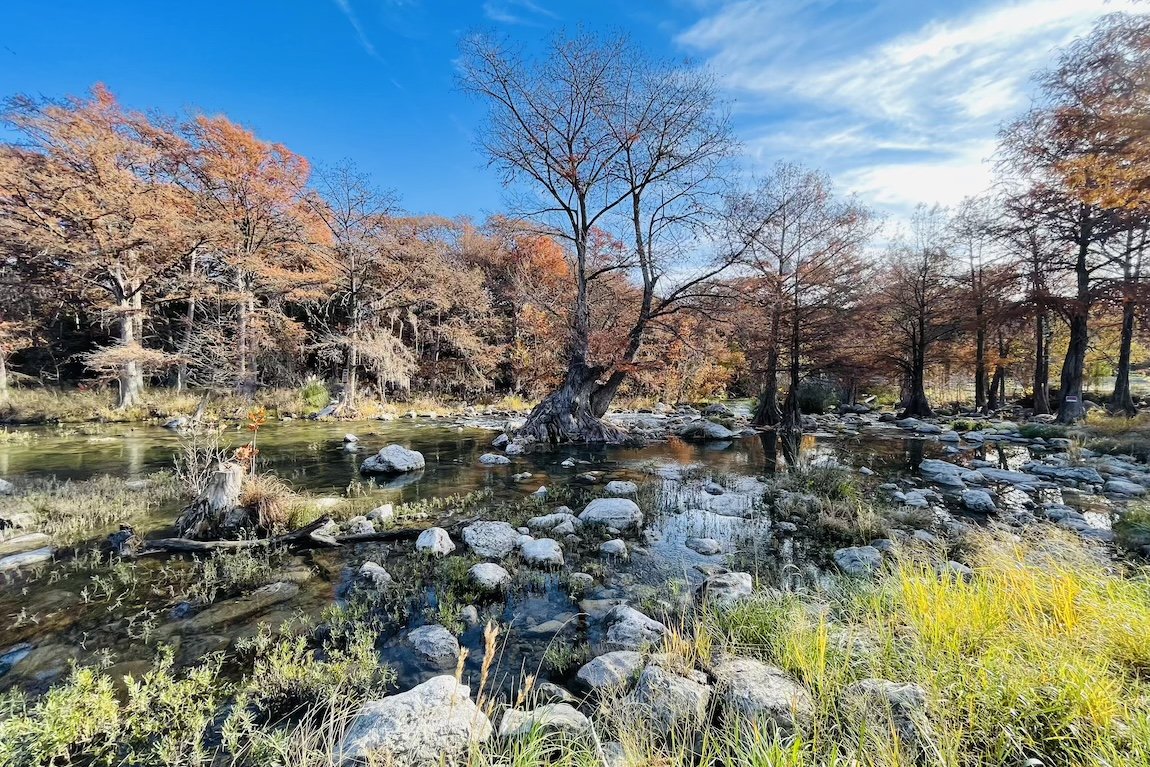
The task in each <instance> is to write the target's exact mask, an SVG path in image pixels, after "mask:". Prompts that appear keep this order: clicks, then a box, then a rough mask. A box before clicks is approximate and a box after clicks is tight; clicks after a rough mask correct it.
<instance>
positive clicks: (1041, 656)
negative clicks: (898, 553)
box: [702, 529, 1150, 767]
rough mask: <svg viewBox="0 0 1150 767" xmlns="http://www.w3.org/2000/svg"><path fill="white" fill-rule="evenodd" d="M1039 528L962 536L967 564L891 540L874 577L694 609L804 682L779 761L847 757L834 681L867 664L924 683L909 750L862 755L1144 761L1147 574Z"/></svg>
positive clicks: (1149, 706) (870, 669)
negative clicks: (923, 711) (803, 719)
mask: <svg viewBox="0 0 1150 767" xmlns="http://www.w3.org/2000/svg"><path fill="white" fill-rule="evenodd" d="M1041 536H1042V537H1038V535H1037V534H1036V535H1034V536H1027V537H1026V538H1024V539H1023V540H1022V541H1020V542H1019V541H1012V540H1006V539H1003V538H999V537H995V536H992V535H990V534H979V535H975V536H972V539H971V542H970V543H969V545H970V564H971V565H972V566H973V567H974V571H975V574H974V576H973V577H972V578H970V579H963V578H959V577H951V576H949V575H944V576H941V577H940V575H939V574H938V572H937V571H936V569H935V567H934V566H933V565H932V564H931V563H930V562H928V561H926V560H923V559H917V558H915V557H913V556H912V555H910V554H908V553H904V555H903V557H902V558H901V559H900V561H899V562H898V563H897V564H896V565H894V566H892V567H891V569H890V570H889V571H888V572H887V573H885V574H883V575H881V576H880V577H879V578H878V580H877V582H875V583H865V582H858V581H843V582H841V583H840V584H839V585H838V586H836V587H835V588H832V589H830V590H828V591H826V592H825V593H823V594H821V595H819V600H820V602H821V604H818V605H817V606H812V604H811V603H810V600H809V599H807V600H800V599H799V597H797V596H795V595H775V596H764V597H759V598H757V599H754V600H750V601H747V602H744V603H741V604H737V605H735V606H733V607H731V608H730V609H727V610H723V611H719V612H712V613H709V614H706V615H704V617H703V618H702V623H703V630H706V631H709V632H711V633H712V635H713V641H714V643H715V646H716V648H723V649H725V650H727V651H729V652H735V653H738V654H751V655H756V656H758V657H760V658H762V659H764V660H765V661H767V662H770V663H773V664H775V665H778V666H780V667H781V668H783V669H785V670H786V671H788V672H789V673H791V674H792V675H794V676H795V677H796V678H798V679H799V680H800V681H802V682H803V684H804V685H805V686H806V687H807V688H808V690H810V692H811V694H812V696H813V698H814V700H815V701H816V708H817V713H816V717H815V723H814V725H813V727H812V729H811V731H810V732H809V733H806V734H804V735H803V736H802V737H801V738H800V741H801V742H800V743H799V746H800V751H802V752H803V753H804V754H805V756H804V760H803V761H799V762H794V761H786V760H784V761H781V762H778V763H780V764H791V763H795V764H800V763H801V764H819V765H825V764H833V763H836V761H840V760H842V759H843V758H844V757H852V758H851V759H848V760H847V762H848V763H858V762H857V761H854V758H857V757H858V756H860V755H861V754H863V753H864V752H863V751H862V750H861V749H862V748H863V743H862V738H863V734H861V733H863V732H865V731H866V728H865V727H862V726H860V722H859V721H857V719H852V717H851V716H849V715H847V714H846V713H845V711H846V709H845V707H844V705H843V702H844V701H843V692H844V690H845V689H846V687H847V686H848V685H849V684H851V683H852V682H855V681H859V680H861V679H865V678H871V677H878V678H883V679H888V680H891V681H895V682H914V683H917V684H919V685H921V686H922V687H923V688H924V690H925V691H926V695H927V700H928V709H927V722H928V725H927V726H925V727H924V729H923V730H922V732H921V733H920V735H921V743H920V744H919V747H920V748H921V751H915V750H908V749H905V748H898V749H893V750H889V749H888V752H887V755H886V756H884V757H883V758H881V759H877V760H875V758H874V757H873V755H874V753H875V751H874V746H873V744H871V745H870V746H868V747H867V751H866V752H867V753H870V754H871V755H872V756H871V757H868V759H866V760H864V761H863V762H862V763H866V764H903V763H907V764H909V763H912V762H913V761H914V760H920V761H921V760H925V762H926V763H929V764H938V765H947V766H950V765H954V766H955V767H958V766H959V765H961V766H963V767H974V766H975V765H1003V766H1004V767H1005V766H1006V765H1021V764H1023V763H1025V762H1026V761H1027V760H1028V759H1038V760H1040V761H1041V762H1042V763H1043V764H1047V765H1054V764H1057V765H1082V766H1083V767H1085V766H1086V765H1096V764H1110V765H1145V764H1148V763H1150V739H1148V738H1147V735H1148V734H1150V724H1148V723H1150V675H1148V674H1147V672H1148V671H1150V643H1147V642H1146V641H1145V637H1146V636H1147V635H1148V633H1147V632H1150V581H1147V580H1146V578H1145V577H1144V573H1141V572H1136V573H1122V574H1115V573H1113V572H1111V571H1110V570H1109V569H1108V566H1107V565H1106V564H1105V563H1103V562H1100V561H1098V560H1097V559H1095V557H1094V556H1093V554H1092V553H1091V552H1090V551H1089V550H1087V549H1085V548H1083V546H1082V544H1080V543H1079V542H1078V541H1077V540H1073V539H1070V538H1068V537H1064V536H1062V535H1060V534H1058V533H1057V532H1056V531H1051V530H1049V529H1044V530H1043V531H1042V533H1041ZM813 607H817V609H813ZM870 733H871V738H872V739H873V735H874V732H873V728H872V730H871V731H870ZM887 740H888V741H889V737H888V738H887ZM1103 754H1105V755H1106V757H1105V759H1104V760H1103V761H1100V759H1101V758H1102V757H1100V755H1103ZM910 756H913V757H914V759H911V760H910V761H906V760H907V759H910ZM763 763H766V764H774V763H775V762H769V761H768V762H763Z"/></svg>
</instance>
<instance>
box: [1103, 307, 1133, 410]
mask: <svg viewBox="0 0 1150 767" xmlns="http://www.w3.org/2000/svg"><path fill="white" fill-rule="evenodd" d="M1133 342H1134V301H1133V300H1132V299H1130V298H1127V299H1125V300H1124V301H1123V302H1122V342H1121V345H1120V348H1119V352H1118V370H1117V372H1116V374H1115V377H1114V394H1112V395H1111V397H1110V406H1111V407H1112V408H1114V409H1115V410H1121V411H1123V412H1124V413H1126V414H1127V415H1130V416H1133V415H1135V414H1137V412H1138V409H1137V408H1136V407H1134V397H1133V395H1132V394H1131V393H1130V348H1131V346H1132V345H1133Z"/></svg>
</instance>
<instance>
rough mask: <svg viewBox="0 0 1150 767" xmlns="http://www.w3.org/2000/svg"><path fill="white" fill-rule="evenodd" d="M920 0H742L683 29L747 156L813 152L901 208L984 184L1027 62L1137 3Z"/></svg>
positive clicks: (841, 175) (1024, 85)
mask: <svg viewBox="0 0 1150 767" xmlns="http://www.w3.org/2000/svg"><path fill="white" fill-rule="evenodd" d="M922 5H927V4H917V3H916V4H913V5H912V4H911V2H910V0H880V1H879V2H877V3H871V4H858V5H854V6H849V5H845V4H835V5H833V6H832V5H830V4H827V3H824V2H820V1H819V0H781V1H780V2H771V3H759V2H754V0H738V1H735V2H725V3H721V4H719V5H718V6H712V7H711V9H710V11H709V12H707V13H706V14H705V15H704V16H703V17H702V18H700V19H699V20H698V21H697V22H696V23H695V24H693V25H692V26H691V27H690V28H688V29H686V30H685V31H683V32H682V33H681V34H680V35H679V37H678V42H679V44H680V45H682V46H683V47H685V48H687V49H689V50H691V51H693V52H695V53H697V54H702V55H703V56H704V57H705V58H706V59H707V60H708V61H709V62H710V63H711V65H712V66H713V67H714V68H715V70H716V71H717V72H718V73H719V74H720V75H721V76H722V77H723V82H724V83H725V86H726V87H727V88H728V89H729V90H730V92H731V93H732V95H733V96H734V97H735V98H736V117H737V119H738V121H739V124H740V126H741V128H742V131H743V133H744V136H745V138H746V140H747V145H748V147H749V148H750V150H751V153H752V155H753V156H756V157H759V158H761V159H762V160H764V161H767V160H773V159H775V158H777V157H779V156H786V157H790V158H797V159H803V160H805V161H807V162H809V163H811V164H815V165H821V166H823V167H825V168H827V169H828V170H829V171H831V172H832V173H833V174H835V175H836V177H837V178H838V179H839V180H840V183H841V184H842V185H843V186H846V187H848V188H850V189H851V190H852V191H857V192H859V193H860V194H861V195H863V196H864V197H865V198H866V199H867V200H868V201H870V202H871V203H872V204H874V205H876V206H879V207H881V208H885V209H887V210H888V212H893V213H895V214H896V215H898V214H901V213H905V211H906V210H907V209H908V208H909V207H911V206H913V204H914V203H915V202H919V201H922V202H927V203H933V202H941V203H944V204H948V203H953V202H957V201H958V200H959V199H961V197H963V196H965V195H968V194H974V193H977V192H979V191H981V190H982V189H984V188H985V187H986V186H987V185H988V183H989V180H990V173H989V167H988V164H987V162H986V160H987V158H988V157H989V156H990V155H991V154H992V153H993V151H994V139H995V135H996V131H997V128H998V126H999V125H1000V124H1001V122H1002V121H1003V120H1006V119H1008V118H1010V117H1011V116H1012V115H1013V114H1016V113H1018V112H1020V111H1021V110H1023V109H1024V108H1025V107H1026V106H1027V104H1028V103H1029V88H1030V84H1031V77H1032V75H1033V73H1034V72H1035V71H1037V70H1039V69H1041V68H1043V67H1044V66H1046V65H1047V64H1048V63H1049V62H1050V61H1051V60H1052V56H1053V54H1054V51H1055V50H1056V49H1057V47H1058V46H1060V45H1063V44H1065V43H1066V42H1068V41H1070V40H1071V39H1073V38H1074V37H1075V36H1077V35H1079V34H1082V33H1083V32H1085V31H1087V30H1088V29H1089V28H1090V26H1091V24H1092V23H1093V22H1094V20H1095V19H1097V18H1098V17H1099V16H1100V15H1102V14H1104V13H1110V12H1114V11H1120V10H1130V9H1132V8H1134V7H1135V6H1134V5H1133V2H1132V0H989V2H987V1H985V0H984V1H982V2H980V3H979V4H978V5H977V6H976V7H974V8H973V9H971V8H970V5H969V4H967V6H966V7H967V9H968V10H966V11H959V12H956V11H955V10H954V9H955V8H956V7H960V6H959V4H957V3H956V4H953V5H950V6H949V8H947V9H942V8H943V7H942V4H939V5H938V6H934V10H933V13H934V16H935V18H930V17H929V16H926V15H924V14H925V12H926V11H925V10H924V9H923V8H922ZM864 6H865V7H864ZM828 8H829V10H828ZM940 9H942V10H941V11H940ZM840 11H842V12H840ZM915 13H917V14H918V16H917V17H916V16H915V15H914V14H915ZM906 19H909V23H908V22H907V21H905V20H906Z"/></svg>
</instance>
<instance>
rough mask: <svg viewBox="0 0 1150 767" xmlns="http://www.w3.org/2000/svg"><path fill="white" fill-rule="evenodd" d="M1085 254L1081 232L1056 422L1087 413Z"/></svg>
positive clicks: (1087, 280)
mask: <svg viewBox="0 0 1150 767" xmlns="http://www.w3.org/2000/svg"><path fill="white" fill-rule="evenodd" d="M1088 254H1089V245H1088V239H1087V238H1086V237H1085V236H1083V237H1082V238H1081V242H1080V243H1079V246H1078V260H1077V261H1076V263H1075V266H1074V273H1075V277H1076V278H1077V283H1078V284H1077V288H1078V291H1077V295H1076V296H1075V301H1074V302H1073V304H1071V309H1070V343H1069V344H1068V345H1067V347H1066V359H1065V360H1063V362H1062V376H1061V381H1060V386H1059V388H1060V389H1061V392H1060V394H1061V401H1060V402H1059V403H1058V422H1059V423H1075V422H1076V421H1081V420H1082V419H1083V418H1085V417H1086V408H1084V407H1083V406H1082V384H1083V379H1084V377H1085V373H1086V347H1087V345H1088V344H1089V342H1090V335H1089V328H1088V326H1087V322H1088V317H1089V314H1090V270H1089V268H1088V266H1087V263H1086V257H1087V255H1088Z"/></svg>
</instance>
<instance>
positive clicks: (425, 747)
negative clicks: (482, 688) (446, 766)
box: [337, 675, 491, 767]
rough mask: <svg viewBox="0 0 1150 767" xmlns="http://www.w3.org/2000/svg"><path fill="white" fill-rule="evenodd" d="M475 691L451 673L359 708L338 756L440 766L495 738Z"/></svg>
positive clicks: (349, 759) (346, 759) (338, 758)
mask: <svg viewBox="0 0 1150 767" xmlns="http://www.w3.org/2000/svg"><path fill="white" fill-rule="evenodd" d="M470 696H471V690H470V688H468V687H467V685H463V684H459V683H458V682H456V681H455V677H453V676H450V675H445V676H437V677H434V678H432V679H429V680H428V681H426V682H424V683H423V684H421V685H418V686H416V687H413V688H412V689H410V690H408V691H407V692H402V693H399V694H398V695H390V696H388V697H386V698H383V699H381V700H373V701H369V702H368V703H365V704H364V705H363V706H361V707H360V709H359V711H358V713H357V714H356V715H355V718H354V719H353V720H352V722H351V725H350V726H349V727H348V729H347V732H346V734H345V735H344V737H343V741H342V742H341V744H340V746H339V749H338V754H337V761H351V760H365V761H367V760H373V761H375V760H378V761H384V762H387V761H390V760H395V761H396V762H399V763H401V764H413V765H418V766H419V767H424V766H425V765H426V766H428V767H430V765H440V764H442V763H443V760H444V759H448V760H454V759H455V758H456V757H458V756H460V755H462V754H464V753H465V752H466V751H467V750H468V749H469V748H470V747H471V746H472V745H473V744H476V743H483V742H485V741H486V740H488V739H489V738H490V737H491V722H490V720H488V718H487V715H486V714H484V713H483V711H482V710H481V709H480V708H479V707H478V706H476V705H475V704H474V703H472V702H471V697H470Z"/></svg>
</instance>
